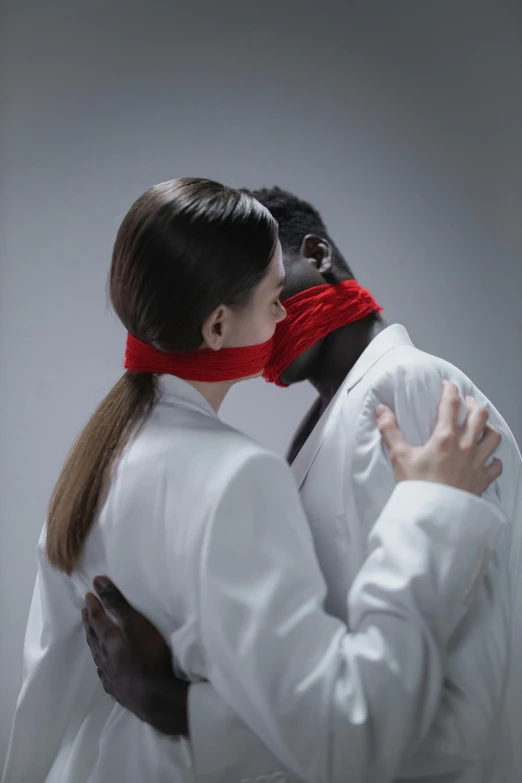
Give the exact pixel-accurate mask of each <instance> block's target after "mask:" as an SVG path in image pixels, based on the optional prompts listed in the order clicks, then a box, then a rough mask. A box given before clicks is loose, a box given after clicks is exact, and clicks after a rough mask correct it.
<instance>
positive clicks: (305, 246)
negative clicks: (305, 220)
mask: <svg viewBox="0 0 522 783" xmlns="http://www.w3.org/2000/svg"><path fill="white" fill-rule="evenodd" d="M301 255H302V256H303V257H304V258H305V259H306V260H307V261H309V263H310V264H312V265H313V266H315V268H316V269H317V271H318V272H320V273H321V274H322V275H328V274H329V273H330V272H331V271H332V263H333V250H332V246H331V244H330V243H329V242H328V240H327V239H324V237H320V236H317V234H307V235H306V236H305V238H304V239H303V241H302V243H301Z"/></svg>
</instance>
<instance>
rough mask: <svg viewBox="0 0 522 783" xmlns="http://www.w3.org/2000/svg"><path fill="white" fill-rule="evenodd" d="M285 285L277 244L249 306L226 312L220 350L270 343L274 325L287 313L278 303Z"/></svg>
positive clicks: (279, 246)
mask: <svg viewBox="0 0 522 783" xmlns="http://www.w3.org/2000/svg"><path fill="white" fill-rule="evenodd" d="M284 282H285V270H284V267H283V255H282V252H281V245H280V243H279V242H278V243H277V246H276V249H275V251H274V255H273V256H272V259H271V261H270V264H269V267H268V270H267V273H266V275H265V277H264V278H263V280H261V282H260V283H259V284H258V285H257V287H256V288H255V289H254V291H253V292H252V295H251V297H250V300H249V302H248V304H247V305H245V306H244V307H241V308H226V313H225V316H224V319H223V327H224V328H223V340H222V343H221V347H222V348H242V347H244V346H249V345H260V344H261V343H265V342H266V341H267V340H270V338H271V337H272V336H273V334H274V332H275V328H276V326H277V324H278V323H279V322H280V321H283V320H284V319H285V318H286V310H285V309H284V307H283V306H282V305H281V302H280V301H279V297H280V295H281V291H282V289H283V285H284Z"/></svg>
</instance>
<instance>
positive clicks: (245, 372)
mask: <svg viewBox="0 0 522 783" xmlns="http://www.w3.org/2000/svg"><path fill="white" fill-rule="evenodd" d="M271 352H272V340H271V339H270V340H268V341H267V342H266V343H261V344H260V345H249V346H247V347H246V348H222V349H221V350H220V351H211V350H210V349H209V348H202V349H200V350H197V351H180V352H178V353H167V352H166V351H160V350H158V349H157V348H153V347H152V346H151V345H147V344H146V343H142V342H140V340H137V339H136V338H135V337H133V336H132V335H131V334H129V335H127V349H126V351H125V365H124V366H125V368H126V369H127V370H131V371H132V372H153V373H158V374H163V373H165V374H167V375H177V377H178V378H183V379H184V380H186V381H206V382H208V383H216V382H217V381H232V380H235V379H237V378H248V377H249V376H251V375H257V374H258V373H260V372H261V370H262V369H263V368H264V367H265V366H266V364H267V362H268V359H269V357H270V354H271Z"/></svg>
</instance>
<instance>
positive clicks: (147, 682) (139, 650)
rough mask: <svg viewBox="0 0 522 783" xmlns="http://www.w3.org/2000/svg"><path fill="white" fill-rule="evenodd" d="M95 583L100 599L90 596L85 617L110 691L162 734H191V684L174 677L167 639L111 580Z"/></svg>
mask: <svg viewBox="0 0 522 783" xmlns="http://www.w3.org/2000/svg"><path fill="white" fill-rule="evenodd" d="M93 584H94V589H95V590H96V592H97V593H98V595H99V597H100V600H98V598H96V596H95V595H93V594H92V593H88V594H87V595H86V597H85V608H84V609H83V610H82V620H83V625H84V628H85V634H86V636H87V642H88V644H89V647H90V648H91V653H92V657H93V658H94V662H95V664H96V667H97V669H98V676H99V678H100V680H101V681H102V683H103V687H104V689H105V691H106V692H107V693H109V694H110V695H111V696H113V698H114V699H116V701H117V702H119V704H121V705H122V707H125V708H126V709H128V710H130V711H131V712H132V713H134V715H136V716H137V717H138V718H140V720H143V721H145V722H146V723H149V724H150V725H151V726H153V727H154V728H155V729H156V730H157V731H160V732H161V733H162V734H168V735H171V736H182V735H184V736H188V705H187V701H188V689H189V683H188V682H185V681H184V680H180V679H178V678H177V677H176V676H175V674H174V671H173V668H172V656H171V651H170V648H169V646H168V644H167V642H166V641H165V639H164V638H163V636H162V635H161V634H160V632H159V631H158V630H157V629H156V628H155V627H154V626H153V625H152V623H150V622H149V621H148V620H147V619H146V617H144V616H143V615H141V614H139V612H137V611H136V610H135V609H133V608H132V606H131V605H130V604H129V603H128V602H127V601H126V599H125V598H124V597H123V595H122V594H121V593H120V591H119V590H118V588H117V587H115V585H114V584H113V583H112V582H111V581H110V579H107V577H100V576H97V577H96V578H95V579H94V582H93ZM104 609H106V610H107V611H108V612H110V613H111V614H112V616H113V617H115V618H116V621H117V623H118V625H115V623H113V622H112V621H111V620H110V619H109V617H107V615H106V614H105V611H104Z"/></svg>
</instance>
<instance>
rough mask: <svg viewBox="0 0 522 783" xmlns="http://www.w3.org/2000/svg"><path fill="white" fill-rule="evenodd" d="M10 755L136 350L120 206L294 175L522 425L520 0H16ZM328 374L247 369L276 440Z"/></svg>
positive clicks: (6, 21) (1, 374) (6, 299)
mask: <svg viewBox="0 0 522 783" xmlns="http://www.w3.org/2000/svg"><path fill="white" fill-rule="evenodd" d="M0 14H1V17H2V18H1V19H0V28H1V33H0V35H1V40H0V58H1V63H0V65H1V68H0V72H1V77H0V78H1V80H2V82H1V89H2V92H1V105H0V116H1V135H0V155H1V164H2V168H1V178H0V221H1V253H0V264H1V266H0V368H1V369H0V395H1V405H0V524H1V538H0V639H1V642H0V656H1V657H0V679H1V690H0V768H1V764H2V762H3V759H4V754H5V750H6V746H7V739H8V734H9V730H10V723H11V718H12V712H13V709H14V704H15V700H16V696H17V693H18V690H19V687H20V682H21V650H22V644H23V635H24V629H25V623H26V619H27V612H28V607H29V602H30V596H31V592H32V588H33V581H34V575H35V545H36V542H37V539H38V536H39V533H40V529H41V526H42V523H43V521H44V515H45V508H46V503H47V500H48V497H49V493H50V491H51V488H52V485H53V482H54V480H55V479H56V476H57V473H58V471H59V468H60V466H61V464H62V462H63V460H64V457H65V455H66V452H67V449H68V447H69V445H70V443H71V441H72V439H73V437H74V435H75V434H76V433H77V432H78V430H79V428H80V427H81V426H82V424H83V423H84V421H85V419H86V417H87V416H88V414H89V413H90V412H91V411H92V409H93V407H94V406H95V404H96V403H97V402H98V401H99V400H100V399H101V397H102V395H103V394H104V393H105V392H106V391H107V390H108V388H109V387H110V386H111V385H112V384H113V383H114V382H115V380H116V379H117V378H118V376H119V374H120V372H121V364H122V356H123V351H124V342H125V334H124V332H123V329H122V327H121V326H120V325H119V323H118V322H117V320H116V319H115V317H114V316H113V315H112V314H111V313H110V312H109V311H108V308H107V306H106V299H105V281H106V274H107V270H108V264H109V258H110V252H111V245H112V242H113V240H114V236H115V232H116V229H117V226H118V224H119V222H120V220H121V218H122V216H123V214H124V213H125V211H126V210H127V208H128V207H129V206H130V204H131V202H132V201H133V200H134V198H135V197H137V196H138V195H139V194H140V193H141V192H142V191H143V190H145V189H146V188H147V187H149V186H150V185H152V184H153V183H155V182H157V181H159V180H164V179H168V178H171V177H174V176H180V175H201V176H210V177H215V178H217V179H221V180H224V181H226V182H228V183H230V184H236V185H249V186H256V185H257V186H259V185H272V184H275V183H278V184H281V185H282V186H286V187H287V188H289V189H292V190H295V191H296V192H297V193H298V194H301V195H303V196H305V197H307V198H309V199H311V200H313V201H314V203H315V204H317V206H318V207H319V208H320V209H321V210H322V212H323V214H324V216H325V218H326V219H327V223H328V225H329V227H330V229H331V233H332V235H333V237H334V238H335V239H336V240H337V242H338V244H339V245H340V246H341V248H342V249H343V250H344V251H345V252H346V254H347V256H348V258H349V259H350V261H351V263H352V266H353V269H354V271H355V272H356V274H357V275H358V276H359V279H360V280H361V282H362V283H363V284H365V285H366V286H368V287H369V288H370V289H371V290H372V292H373V293H374V294H375V296H376V297H377V298H378V299H379V300H380V301H381V302H382V304H383V305H385V308H386V315H387V318H388V319H389V320H390V321H395V320H398V321H401V322H403V323H405V324H406V325H407V326H408V327H409V329H410V331H411V334H412V336H413V338H414V339H415V341H416V342H417V343H418V344H419V345H420V346H422V347H424V348H425V349H426V350H428V351H432V352H434V353H436V354H440V355H443V356H444V357H445V358H447V359H449V360H450V361H452V362H454V363H456V364H458V365H460V366H461V367H462V369H463V370H465V371H466V372H467V373H468V374H469V375H471V377H472V378H473V379H474V380H475V381H476V382H477V383H478V384H479V385H480V386H482V388H483V389H484V391H485V392H486V393H487V394H488V395H489V396H490V397H491V398H492V400H493V401H494V402H495V403H496V405H497V406H498V407H499V408H500V410H501V411H502V412H504V414H505V416H506V418H507V419H508V421H509V422H510V423H511V425H512V428H513V430H514V432H515V434H516V436H517V437H518V438H520V437H521V435H522V412H521V404H520V400H521V392H522V378H521V357H522V309H521V307H520V297H521V293H522V247H521V245H522V232H521V225H522V221H521V206H522V154H521V139H522V106H521V99H520V96H521V94H522V89H521V85H522V29H521V7H520V3H518V2H510V1H509V0H489V2H482V1H481V0H475V2H472V1H470V2H467V1H465V0H453V1H450V2H445V1H444V0H412V2H402V0H396V1H395V2H392V1H391V0H388V1H387V2H380V3H375V2H371V1H369V0H366V2H357V3H356V2H338V3H335V4H329V3H327V2H324V0H321V2H317V3H314V4H311V3H306V2H303V0H300V1H299V2H285V0H278V1H277V2H245V0H242V2H236V3H230V2H223V0H221V1H220V2H208V3H201V2H197V0H190V2H186V0H185V1H184V2H175V1H174V0H169V1H168V2H157V1H154V0H146V1H145V0H143V2H142V3H133V2H121V1H119V0H112V2H102V1H101V0H98V1H95V0H90V2H89V3H80V2H76V1H74V0H73V2H71V1H70V0H69V2H52V1H50V2H47V3H40V2H36V1H35V2H25V0H9V1H8V2H6V1H5V0H4V2H3V3H2V5H1V11H0ZM312 399H313V393H312V390H311V389H310V388H309V387H308V386H301V387H299V388H294V389H292V390H290V391H280V390H278V389H275V388H270V387H269V386H268V385H267V384H265V383H264V382H262V381H255V382H250V383H248V384H243V385H242V386H240V387H238V388H236V389H235V390H234V391H233V392H232V394H231V395H230V398H229V400H227V402H226V404H225V406H224V411H223V415H224V418H225V419H226V420H228V421H230V422H232V423H234V424H235V425H237V426H239V427H243V428H244V429H246V430H248V431H249V432H250V433H252V434H253V435H254V436H255V437H257V438H259V439H260V440H261V441H263V442H265V443H266V444H268V445H270V446H272V447H273V448H274V449H277V450H283V449H284V447H285V444H286V443H287V441H288V439H289V437H290V434H291V432H292V430H293V428H294V427H295V425H296V424H297V422H298V420H299V419H300V417H301V415H302V414H303V413H304V410H305V408H306V406H307V404H308V403H309V402H310V401H311V400H312Z"/></svg>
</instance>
